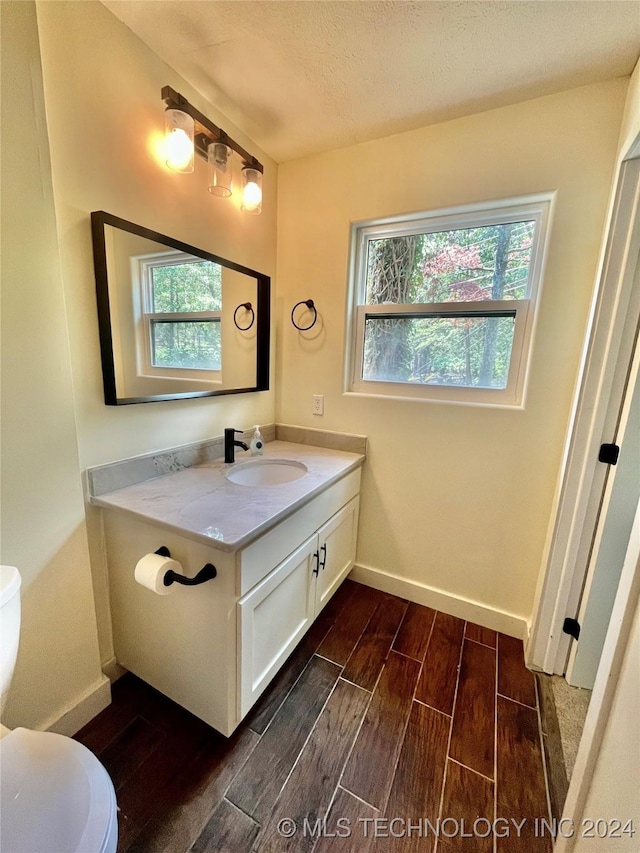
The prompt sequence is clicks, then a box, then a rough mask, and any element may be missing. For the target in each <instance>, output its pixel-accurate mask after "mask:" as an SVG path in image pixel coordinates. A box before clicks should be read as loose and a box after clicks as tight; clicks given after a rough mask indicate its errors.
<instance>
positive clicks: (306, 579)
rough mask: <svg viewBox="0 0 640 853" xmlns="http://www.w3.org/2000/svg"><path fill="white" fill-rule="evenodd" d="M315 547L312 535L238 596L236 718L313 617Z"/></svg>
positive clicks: (255, 697) (241, 714)
mask: <svg viewBox="0 0 640 853" xmlns="http://www.w3.org/2000/svg"><path fill="white" fill-rule="evenodd" d="M317 549H318V537H317V536H315V535H314V536H312V537H311V538H310V539H309V540H307V542H304V543H303V544H302V545H301V546H300V547H299V548H297V549H296V550H295V551H294V552H293V554H291V555H290V556H289V557H287V559H286V560H283V562H282V563H280V565H278V566H276V567H275V569H273V571H272V572H270V573H269V574H268V575H267V576H266V578H264V580H262V581H261V582H260V583H259V584H257V585H256V586H255V587H253V589H252V590H251V591H250V592H248V593H247V594H246V595H245V596H244V598H241V599H240V601H239V602H238V610H239V617H240V624H239V632H240V650H239V655H240V673H241V679H242V683H241V684H240V717H241V718H242V717H244V715H245V714H246V713H247V711H248V710H249V709H250V708H251V706H252V705H253V703H254V702H255V701H256V699H257V698H258V696H260V694H261V693H262V691H263V690H264V689H265V688H266V686H267V685H268V684H269V682H270V681H271V679H272V678H273V676H274V675H275V674H276V672H277V671H278V670H279V669H280V667H281V666H282V664H283V663H284V662H285V660H286V659H287V657H288V656H289V655H290V654H291V652H292V651H293V649H294V648H295V646H296V645H297V643H298V642H299V641H300V639H301V638H302V636H303V634H304V633H305V631H306V630H307V628H308V627H309V626H310V625H311V622H312V621H313V618H314V611H313V608H314V589H315V585H314V573H313V569H314V568H315V566H316V560H317V558H316V557H315V555H316V553H317Z"/></svg>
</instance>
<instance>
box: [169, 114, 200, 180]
mask: <svg viewBox="0 0 640 853" xmlns="http://www.w3.org/2000/svg"><path fill="white" fill-rule="evenodd" d="M164 115H165V119H164V121H165V131H166V138H165V143H166V164H167V166H168V167H169V168H170V169H171V170H172V171H174V172H193V151H194V148H193V130H194V122H193V119H192V118H191V116H190V115H188V113H183V112H182V110H165V114H164Z"/></svg>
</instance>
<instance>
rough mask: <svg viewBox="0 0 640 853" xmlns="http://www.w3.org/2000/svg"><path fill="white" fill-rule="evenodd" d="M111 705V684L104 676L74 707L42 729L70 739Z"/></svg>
mask: <svg viewBox="0 0 640 853" xmlns="http://www.w3.org/2000/svg"><path fill="white" fill-rule="evenodd" d="M110 704H111V682H110V681H109V679H108V678H107V677H106V675H102V676H101V677H100V679H99V680H98V682H97V683H96V684H94V685H93V686H92V687H90V688H89V690H88V691H87V692H86V693H85V694H84V696H82V697H80V699H78V700H77V701H76V702H75V703H74V704H73V705H72V707H70V708H68V709H67V710H66V711H64V713H62V714H60V715H59V716H57V717H55V718H54V719H51V720H48V721H47V722H46V723H45V725H44V726H43V727H42V728H43V729H44V731H47V732H57V734H61V735H68V736H69V737H70V736H72V735H74V734H75V733H76V732H78V731H80V729H81V728H82V727H83V726H85V725H86V724H87V723H88V722H89V721H90V720H92V719H93V718H94V717H96V716H97V715H98V714H99V713H100V711H104V709H105V708H106V707H108V706H109V705H110Z"/></svg>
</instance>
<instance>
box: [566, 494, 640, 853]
mask: <svg viewBox="0 0 640 853" xmlns="http://www.w3.org/2000/svg"><path fill="white" fill-rule="evenodd" d="M639 600H640V501H639V502H638V506H637V509H636V515H635V521H634V524H633V529H632V531H631V536H630V538H629V545H628V547H627V553H626V557H625V561H624V566H623V568H622V574H621V576H620V583H619V585H618V591H617V593H616V598H615V602H614V605H613V611H612V613H611V621H610V622H609V628H608V630H607V636H606V638H605V642H604V647H603V649H602V657H601V658H600V664H599V666H598V672H597V674H596V680H595V684H594V686H593V693H592V694H591V701H590V702H589V710H588V711H587V716H586V719H585V722H584V728H583V731H582V738H581V740H580V746H579V747H578V754H577V755H576V763H575V765H574V768H573V773H572V774H571V781H570V783H569V790H568V791H567V798H566V800H565V804H564V809H563V813H562V819H563V820H566V821H568V824H567V825H569V826H573V827H576V828H577V827H580V825H581V823H582V820H583V818H584V817H585V815H584V808H585V805H586V803H587V798H588V795H589V792H590V790H591V785H592V781H593V775H594V771H595V769H596V764H597V761H598V756H599V755H600V750H601V747H602V741H603V739H604V735H605V731H606V727H607V722H608V720H609V715H610V713H611V708H612V705H613V700H614V698H615V694H616V688H617V686H618V679H619V676H620V670H621V668H622V664H623V661H624V657H625V653H626V651H627V648H628V644H629V638H630V634H631V628H632V624H633V619H634V616H635V613H636V610H637V608H638V602H639ZM622 784H624V782H622ZM589 817H590V816H589ZM579 837H580V833H579V832H578V831H576V832H575V833H574V835H573V836H572V837H563V836H562V834H560V835H559V836H558V837H557V839H556V842H555V844H554V847H553V853H572V851H573V850H574V849H575V845H576V844H577V843H578V838H579Z"/></svg>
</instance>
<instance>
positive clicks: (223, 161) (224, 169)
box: [207, 142, 233, 198]
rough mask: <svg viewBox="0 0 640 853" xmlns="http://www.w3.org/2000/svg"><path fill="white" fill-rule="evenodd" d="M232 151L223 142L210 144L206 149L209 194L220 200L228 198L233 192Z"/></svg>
mask: <svg viewBox="0 0 640 853" xmlns="http://www.w3.org/2000/svg"><path fill="white" fill-rule="evenodd" d="M232 154H233V151H232V149H231V148H229V146H228V145H225V144H224V142H212V143H211V145H209V146H208V148H207V158H208V160H209V192H210V193H211V194H212V195H217V196H219V197H220V198H229V196H230V195H231V193H232V192H233V174H232V173H233V169H232V162H231V155H232Z"/></svg>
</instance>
